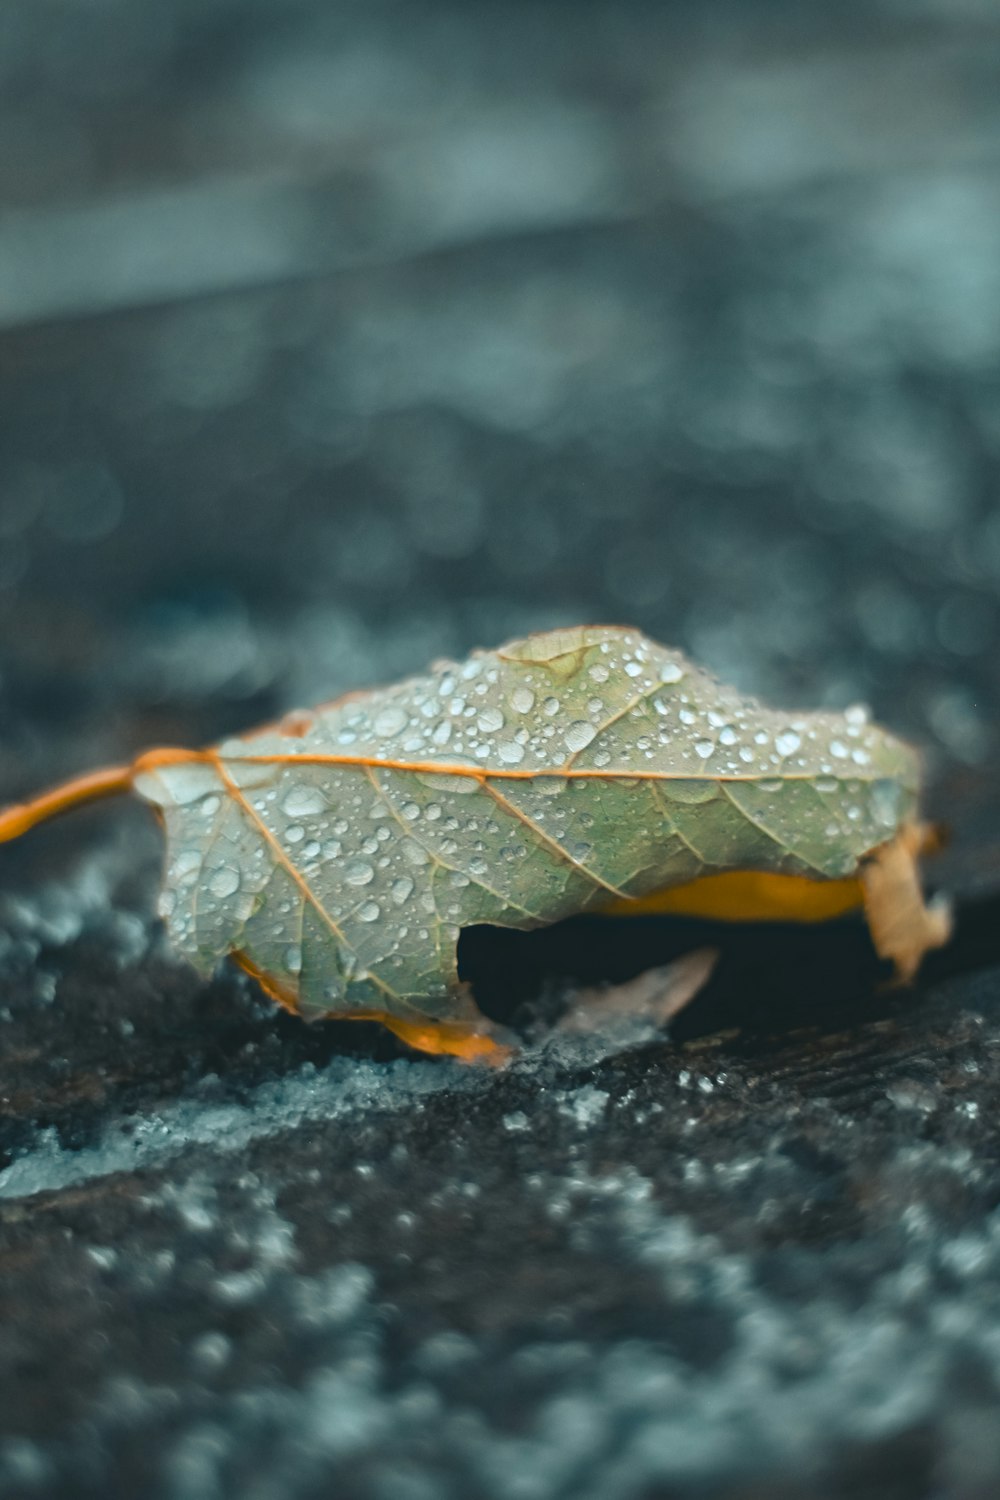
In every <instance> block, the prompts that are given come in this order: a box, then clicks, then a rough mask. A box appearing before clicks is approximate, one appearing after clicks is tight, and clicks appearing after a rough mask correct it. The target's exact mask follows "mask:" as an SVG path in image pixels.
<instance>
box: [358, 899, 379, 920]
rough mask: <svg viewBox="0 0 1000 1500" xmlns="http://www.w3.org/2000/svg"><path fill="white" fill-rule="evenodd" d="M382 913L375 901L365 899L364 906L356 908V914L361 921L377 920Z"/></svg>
mask: <svg viewBox="0 0 1000 1500" xmlns="http://www.w3.org/2000/svg"><path fill="white" fill-rule="evenodd" d="M381 915H382V908H381V906H379V904H378V902H377V901H366V902H365V904H364V906H361V907H359V908H358V916H359V917H360V919H361V921H362V922H377V921H378V919H379V917H380V916H381Z"/></svg>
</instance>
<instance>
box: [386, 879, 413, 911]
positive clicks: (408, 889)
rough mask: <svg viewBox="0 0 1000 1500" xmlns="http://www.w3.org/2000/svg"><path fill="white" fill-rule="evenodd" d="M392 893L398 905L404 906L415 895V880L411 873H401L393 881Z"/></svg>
mask: <svg viewBox="0 0 1000 1500" xmlns="http://www.w3.org/2000/svg"><path fill="white" fill-rule="evenodd" d="M391 895H392V899H393V901H395V903H396V905H397V906H402V905H403V904H404V902H406V901H408V900H409V899H410V897H411V896H412V895H413V881H412V880H411V879H410V877H409V875H401V876H400V877H399V879H398V880H394V881H393V882H392V887H391Z"/></svg>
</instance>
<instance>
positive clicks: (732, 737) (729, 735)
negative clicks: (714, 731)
mask: <svg viewBox="0 0 1000 1500" xmlns="http://www.w3.org/2000/svg"><path fill="white" fill-rule="evenodd" d="M736 740H737V734H736V730H735V729H734V728H733V726H732V724H726V725H724V726H723V728H722V729H720V730H719V744H720V745H735V744H736Z"/></svg>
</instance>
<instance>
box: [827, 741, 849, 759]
mask: <svg viewBox="0 0 1000 1500" xmlns="http://www.w3.org/2000/svg"><path fill="white" fill-rule="evenodd" d="M848 753H849V752H848V749H847V746H846V745H845V744H844V742H843V740H831V741H830V754H831V755H832V756H833V758H834V760H846V759H847V756H848Z"/></svg>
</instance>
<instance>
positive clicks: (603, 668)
mask: <svg viewBox="0 0 1000 1500" xmlns="http://www.w3.org/2000/svg"><path fill="white" fill-rule="evenodd" d="M587 675H588V677H589V678H590V680H591V682H607V680H608V678H609V677H610V676H611V669H610V667H608V666H607V665H606V664H605V663H604V662H603V661H595V663H594V665H593V666H592V667H590V668H589V669H588V672H587Z"/></svg>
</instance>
